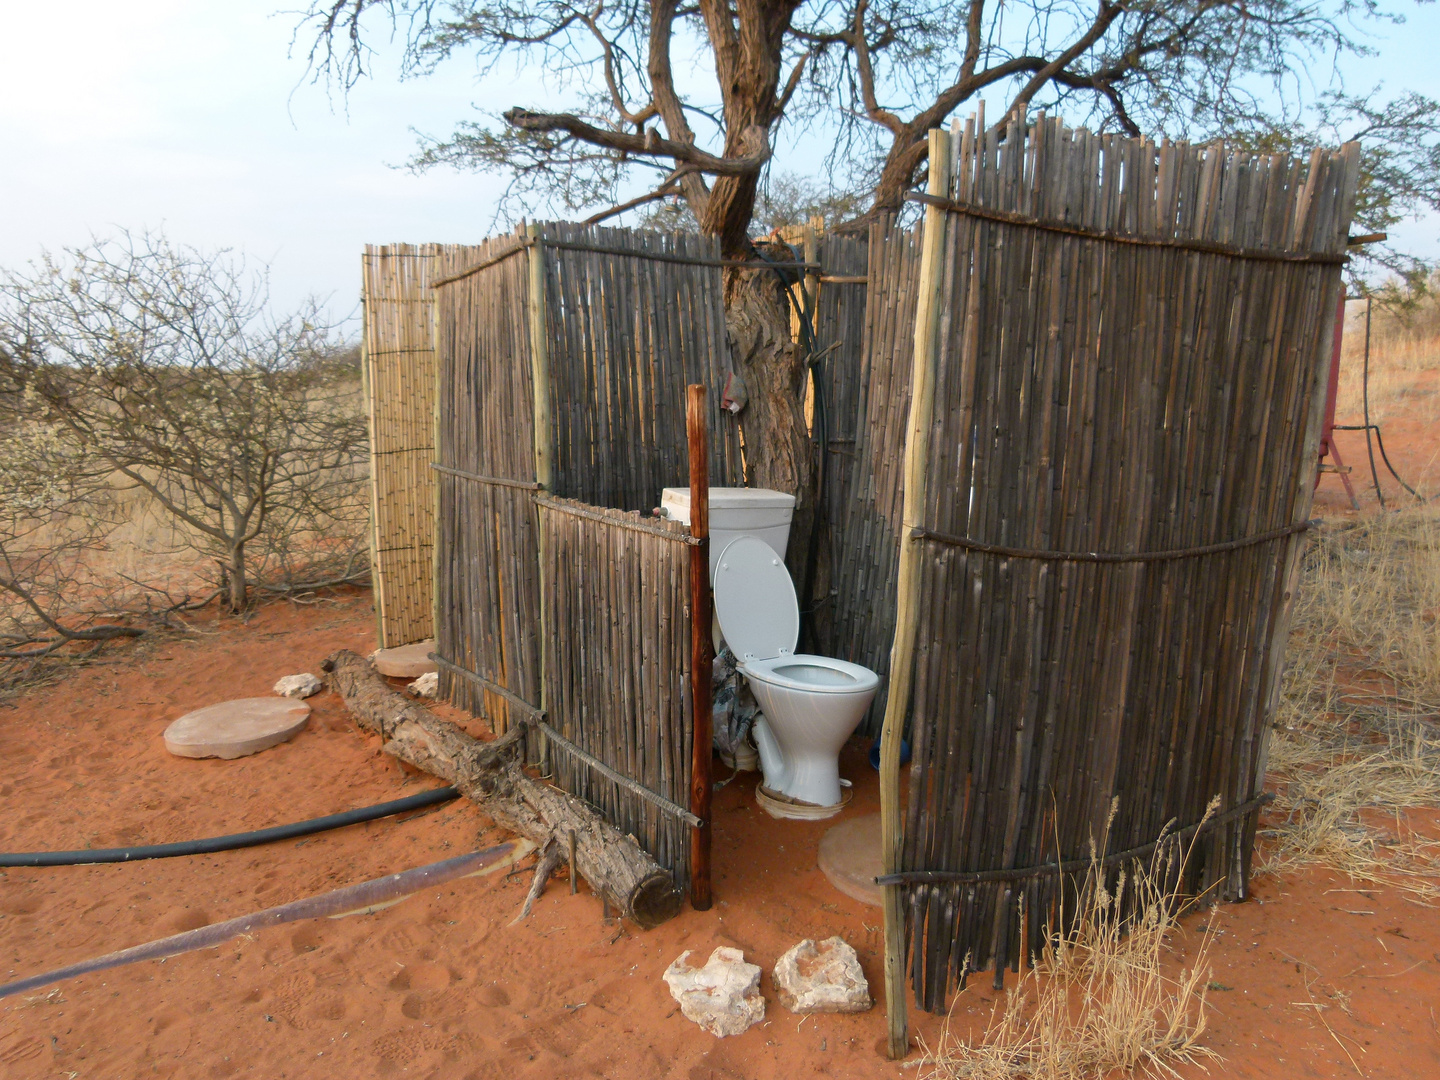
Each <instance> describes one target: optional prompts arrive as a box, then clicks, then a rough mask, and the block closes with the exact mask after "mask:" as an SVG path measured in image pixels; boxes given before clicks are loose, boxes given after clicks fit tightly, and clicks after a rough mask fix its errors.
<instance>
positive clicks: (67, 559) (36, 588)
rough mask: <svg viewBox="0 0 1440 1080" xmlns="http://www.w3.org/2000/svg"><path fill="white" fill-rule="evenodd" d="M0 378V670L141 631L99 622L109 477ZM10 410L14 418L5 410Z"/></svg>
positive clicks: (110, 517) (109, 521) (109, 525)
mask: <svg viewBox="0 0 1440 1080" xmlns="http://www.w3.org/2000/svg"><path fill="white" fill-rule="evenodd" d="M4 389H5V388H4V387H3V386H0V401H3V402H4V403H5V405H8V406H9V407H8V408H6V407H4V406H3V405H0V668H3V667H5V666H8V665H7V664H6V663H5V662H17V661H36V660H39V659H41V658H43V657H47V656H50V655H52V654H54V653H57V652H59V651H61V650H62V649H64V648H65V647H66V646H68V645H71V644H73V643H93V644H94V645H99V644H100V643H103V642H105V641H109V640H112V639H114V638H119V637H136V636H139V635H140V634H141V633H142V631H141V630H139V629H136V628H134V627H130V626H124V625H118V624H115V623H107V622H102V621H97V619H96V617H95V615H96V609H97V608H101V607H104V606H106V605H105V604H104V600H105V599H106V593H105V591H104V589H103V588H100V587H97V583H96V581H95V580H94V578H93V576H92V575H91V573H90V567H89V564H88V562H87V556H88V555H89V554H90V553H92V552H93V551H95V550H96V549H97V548H98V547H101V546H103V544H104V543H105V540H106V538H107V536H108V535H109V533H110V531H111V530H112V529H113V527H114V521H115V515H114V509H115V507H114V502H113V498H112V492H111V491H110V489H109V485H107V484H105V483H103V482H99V481H97V480H96V479H95V478H94V476H93V475H92V474H91V472H90V470H89V469H88V468H87V467H86V465H85V463H84V462H83V461H82V460H81V459H80V458H79V457H78V456H77V455H76V453H75V451H74V448H73V445H71V444H70V443H68V441H67V440H65V439H64V438H63V437H61V436H60V435H59V434H57V432H56V431H55V430H54V429H53V428H52V427H50V426H48V425H46V424H44V423H41V422H36V421H34V420H25V419H23V418H22V416H23V414H22V411H21V410H22V409H23V407H24V406H25V405H26V404H27V401H26V399H25V398H24V397H23V396H18V397H17V395H16V394H15V393H14V392H13V391H14V388H13V387H11V388H10V389H11V391H12V392H11V393H10V394H4V393H3V391H4ZM7 413H8V414H9V415H8V417H7V416H6V415H5V414H7Z"/></svg>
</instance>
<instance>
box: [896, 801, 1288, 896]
mask: <svg viewBox="0 0 1440 1080" xmlns="http://www.w3.org/2000/svg"><path fill="white" fill-rule="evenodd" d="M1273 798H1275V795H1274V793H1273V792H1269V791H1267V792H1264V793H1263V794H1261V795H1257V796H1255V798H1253V799H1247V800H1246V801H1245V802H1243V803H1241V804H1240V805H1238V806H1232V807H1231V808H1230V809H1229V810H1226V811H1225V812H1224V813H1223V814H1216V815H1214V816H1213V817H1206V818H1202V819H1201V820H1200V821H1197V822H1195V823H1194V824H1193V825H1186V826H1185V827H1184V828H1183V829H1176V830H1175V831H1174V832H1170V831H1165V832H1163V833H1162V834H1161V836H1160V837H1159V839H1157V840H1152V841H1150V843H1148V844H1141V845H1140V846H1139V847H1133V848H1127V849H1126V850H1125V851H1117V852H1116V853H1115V854H1114V855H1107V856H1105V858H1103V859H1099V860H1093V861H1094V862H1095V863H1096V865H1098V866H1101V867H1104V868H1106V869H1109V868H1110V867H1113V866H1119V865H1120V864H1121V863H1126V862H1130V861H1131V860H1133V859H1143V858H1145V857H1146V856H1148V855H1149V854H1150V853H1151V852H1153V851H1154V850H1155V849H1156V848H1158V847H1159V846H1160V845H1161V844H1164V843H1167V842H1168V841H1170V840H1182V839H1184V838H1185V837H1187V836H1190V835H1191V834H1197V835H1198V834H1199V833H1204V832H1209V831H1210V830H1211V829H1215V828H1219V827H1220V826H1221V825H1228V824H1229V823H1230V822H1232V821H1234V820H1235V819H1236V818H1240V817H1244V816H1245V815H1246V814H1248V813H1250V812H1251V811H1252V810H1258V809H1259V808H1260V807H1262V806H1264V805H1265V804H1266V803H1268V802H1269V801H1270V800H1271V799H1273ZM1171 824H1174V819H1173V818H1172V819H1171ZM1166 829H1167V830H1168V829H1169V826H1168V825H1167V826H1166ZM1091 862H1092V860H1091V859H1069V860H1067V861H1065V862H1053V863H1043V864H1041V865H1040V866H1026V867H1022V868H1019V869H1012V870H902V871H901V872H900V873H898V874H882V875H880V876H879V877H877V878H876V879H875V884H876V885H929V884H940V883H943V884H946V885H979V884H981V883H982V882H986V881H1026V880H1029V879H1031V878H1039V877H1054V876H1056V875H1059V874H1073V873H1075V872H1076V871H1079V870H1084V869H1085V868H1086V867H1088V866H1090V865H1091Z"/></svg>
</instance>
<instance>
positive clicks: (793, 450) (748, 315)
mask: <svg viewBox="0 0 1440 1080" xmlns="http://www.w3.org/2000/svg"><path fill="white" fill-rule="evenodd" d="M760 247H762V248H763V247H764V245H760ZM766 254H767V255H768V256H769V257H770V258H772V259H777V260H785V261H789V260H790V259H791V258H792V257H793V256H792V255H791V253H790V251H789V249H788V248H781V249H779V250H773V251H767V252H766ZM725 328H726V332H727V334H728V336H729V338H730V350H731V358H732V359H733V361H734V364H735V370H736V372H738V373H739V374H740V376H741V377H742V378H743V379H744V380H745V388H746V392H747V395H748V399H749V400H748V404H747V405H746V406H745V408H744V410H743V411H742V412H741V413H740V433H741V435H742V436H743V437H744V440H745V471H746V473H747V478H748V480H749V483H750V485H751V486H752V487H764V488H773V489H775V490H776V491H784V492H788V493H789V494H791V495H794V496H795V516H794V518H793V520H792V522H791V525H790V543H789V547H788V548H787V549H786V555H785V564H786V567H787V568H788V569H789V571H790V578H791V580H792V581H794V582H795V589H796V591H797V592H798V591H799V590H800V589H801V587H802V583H803V581H804V574H805V556H806V553H807V552H808V550H809V546H810V531H811V529H812V528H813V527H814V519H815V464H816V455H815V445H814V443H813V441H812V440H811V438H810V431H809V427H808V426H807V424H806V422H805V386H806V377H807V372H806V369H805V355H804V350H803V349H802V348H801V346H800V345H799V344H797V343H796V342H794V341H792V340H791V337H790V301H789V298H788V296H787V295H786V291H785V285H784V283H783V282H782V280H781V277H780V275H779V274H778V273H776V272H775V271H774V270H768V269H762V270H749V269H744V270H735V269H732V270H729V271H727V272H726V279H725ZM801 602H802V603H804V598H803V597H802V598H801Z"/></svg>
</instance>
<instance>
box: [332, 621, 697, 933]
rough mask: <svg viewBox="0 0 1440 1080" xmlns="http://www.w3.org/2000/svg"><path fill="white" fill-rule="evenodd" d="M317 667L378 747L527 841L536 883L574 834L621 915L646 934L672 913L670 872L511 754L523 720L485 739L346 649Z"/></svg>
mask: <svg viewBox="0 0 1440 1080" xmlns="http://www.w3.org/2000/svg"><path fill="white" fill-rule="evenodd" d="M320 667H321V670H322V671H325V672H326V673H328V675H329V677H330V685H331V687H332V688H333V689H335V690H336V691H337V692H338V693H339V694H340V695H341V696H342V697H343V698H344V699H345V707H346V708H348V709H349V710H350V712H351V715H353V716H354V718H355V722H356V723H357V724H359V726H360V727H361V728H363V729H364V730H366V731H369V732H373V733H375V734H377V735H379V736H380V737H381V738H382V739H384V740H385V743H384V750H385V752H386V753H388V754H393V755H394V756H395V757H397V758H399V759H400V760H401V761H404V762H407V763H408V764H410V765H413V766H415V767H416V768H417V769H422V770H424V771H425V772H428V773H430V774H431V775H432V776H438V777H440V779H442V780H444V781H445V782H447V783H450V784H454V785H455V786H456V787H458V788H459V789H460V790H461V791H462V792H464V793H465V795H466V796H467V797H468V798H471V799H473V800H474V801H475V802H477V803H479V804H480V805H481V807H482V808H483V809H484V811H485V813H487V814H488V815H490V817H491V818H492V819H494V821H495V823H496V824H497V825H500V826H501V827H503V828H506V829H509V830H510V831H511V832H514V833H518V834H519V835H521V836H523V837H525V838H526V839H528V840H532V841H534V842H535V844H536V845H537V846H538V847H539V849H540V853H541V862H540V868H541V869H540V871H539V872H538V873H537V878H536V886H537V887H543V885H544V879H545V878H548V877H549V874H550V871H551V869H553V867H554V866H555V865H556V864H557V863H559V862H565V861H567V860H568V858H569V851H570V837H571V836H572V835H573V836H574V837H575V863H576V866H575V867H574V870H576V871H578V873H579V874H580V876H581V877H583V878H584V879H585V880H586V882H588V883H589V885H590V888H591V889H592V890H593V891H594V892H595V893H596V895H598V896H601V897H603V898H604V899H605V900H607V901H608V902H609V904H610V906H611V907H613V908H614V909H615V910H616V911H618V912H619V913H620V914H621V915H623V916H625V917H627V918H629V919H631V920H632V921H633V922H635V923H636V924H637V925H639V926H640V927H641V928H642V929H644V930H649V929H651V928H652V927H655V926H659V925H660V924H661V923H662V922H665V921H666V920H667V919H670V918H673V917H674V916H675V915H678V914H679V913H680V904H681V899H682V898H681V895H680V892H679V891H678V890H677V889H676V888H675V884H674V881H673V879H672V878H671V876H670V874H669V872H668V871H666V870H665V869H664V868H663V867H661V866H660V865H659V864H658V863H656V862H655V860H654V859H653V858H651V857H650V855H649V854H648V853H647V852H646V851H644V850H643V849H642V848H641V847H640V845H639V844H637V843H636V842H635V840H634V839H633V838H631V837H629V836H626V835H625V834H623V833H621V832H620V830H619V829H616V828H615V827H614V826H613V825H611V824H610V823H609V822H607V821H604V820H602V819H601V818H600V817H598V816H597V815H596V814H595V812H594V811H593V810H592V809H590V807H589V806H588V805H587V804H586V803H584V802H582V801H581V800H580V799H577V798H575V797H574V796H572V795H568V794H566V793H565V792H563V791H561V790H559V789H558V788H553V787H550V786H549V785H548V784H543V783H540V782H538V781H536V780H535V779H533V778H532V777H531V776H530V775H529V774H527V773H526V772H525V770H524V768H523V766H522V765H521V763H520V760H519V752H520V751H521V750H523V748H524V735H525V731H526V727H527V725H526V724H524V723H515V724H513V725H512V727H511V728H510V730H509V731H508V732H507V733H506V734H505V735H503V736H501V737H500V738H498V739H496V740H495V741H494V742H489V743H482V742H480V741H479V740H478V739H472V738H471V737H470V736H469V735H467V734H465V732H463V731H461V730H460V729H459V728H458V727H456V726H455V725H454V724H452V723H450V722H449V721H448V720H442V719H441V718H440V717H438V716H436V715H435V714H434V713H432V712H431V711H430V710H429V709H427V708H425V707H424V706H423V705H420V704H419V703H418V702H415V701H411V700H409V699H408V698H405V697H402V696H401V695H399V694H397V693H395V692H394V691H393V690H391V689H390V686H389V684H388V683H386V681H385V680H384V679H383V678H381V677H380V675H379V674H377V673H376V671H375V669H374V668H372V667H371V666H370V662H369V661H368V660H366V659H365V658H364V657H362V656H359V655H357V654H356V653H353V652H351V651H350V650H348V649H341V650H340V651H339V652H336V653H332V654H331V655H330V657H328V658H327V659H326V660H325V661H324V663H322V664H321V665H320ZM534 895H538V892H532V899H533V897H534ZM525 910H527V911H528V910H529V902H528V901H527V903H526V909H525ZM522 914H523V912H522Z"/></svg>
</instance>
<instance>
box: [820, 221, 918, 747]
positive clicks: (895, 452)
mask: <svg viewBox="0 0 1440 1080" xmlns="http://www.w3.org/2000/svg"><path fill="white" fill-rule="evenodd" d="M850 244H851V245H853V246H851V247H850V255H849V258H850V259H853V260H854V261H853V262H851V263H850V264H849V265H848V266H847V267H846V269H847V270H855V269H859V265H857V264H859V263H860V257H861V256H862V255H863V256H864V257H865V262H864V263H863V265H864V266H865V268H866V269H865V272H866V274H867V284H866V285H864V286H859V287H857V286H855V285H848V284H847V285H843V286H840V287H839V288H841V289H845V290H846V291H845V292H839V291H838V289H834V288H831V287H830V286H828V285H825V284H822V285H821V294H820V296H821V308H820V314H821V320H820V325H821V327H824V328H825V329H824V330H823V331H822V338H824V339H826V340H830V341H833V340H837V339H839V338H840V335H841V334H842V333H843V334H844V335H845V337H846V338H848V339H850V340H853V339H854V338H855V337H857V336H858V337H859V339H860V341H861V342H862V347H861V348H860V349H858V350H856V353H857V354H858V355H853V356H844V362H843V363H841V364H839V365H837V366H836V369H835V372H834V376H835V377H834V379H833V380H832V381H833V384H834V385H833V388H832V389H831V394H832V396H833V398H834V400H835V402H836V406H835V410H834V413H835V416H836V422H835V428H836V435H835V437H834V438H832V441H831V445H832V449H833V450H834V451H835V453H834V454H833V456H832V458H831V461H832V463H834V464H835V465H837V466H838V467H837V468H836V469H835V473H836V476H835V484H834V486H833V487H832V488H830V489H829V491H828V492H827V507H828V511H827V514H826V517H827V519H828V521H829V527H830V529H831V536H832V544H831V559H832V567H833V571H832V583H831V587H830V597H831V604H832V605H833V608H834V611H833V615H832V617H831V620H830V627H831V629H830V638H829V641H828V642H827V646H828V648H829V650H831V651H830V652H829V653H828V655H831V656H837V657H839V658H841V659H842V660H849V661H850V662H851V663H855V664H861V665H863V666H865V667H867V668H870V669H871V670H872V671H874V672H876V673H877V674H879V675H880V677H881V680H882V682H881V685H880V689H879V690H878V691H877V692H876V695H875V703H874V704H873V705H872V706H871V708H870V712H869V714H868V715H867V717H866V719H865V721H864V722H863V724H862V725H861V731H862V732H864V733H865V734H876V733H878V731H879V728H880V721H881V719H882V718H883V716H884V712H885V699H886V692H885V686H886V682H885V680H886V678H887V676H888V673H889V669H890V646H891V643H892V641H893V639H894V635H895V587H896V573H897V568H898V564H899V551H900V532H901V500H902V498H903V495H904V484H903V483H902V478H901V475H900V473H901V464H902V458H903V456H904V452H905V422H906V417H907V415H908V409H909V403H910V366H911V361H912V359H913V356H914V350H915V340H914V335H915V296H916V287H917V277H918V275H919V266H920V234H919V231H918V230H915V229H903V228H901V227H899V225H898V224H897V223H896V221H895V219H894V218H893V216H892V217H886V218H882V219H881V220H880V221H879V222H877V223H876V224H874V225H872V226H871V228H870V234H869V239H868V243H867V244H865V245H864V246H863V248H861V247H860V245H858V244H855V242H854V241H851V242H850ZM857 249H858V250H857ZM826 250H830V249H829V245H828V243H827V248H826ZM838 261H839V260H837V262H838ZM836 271H837V272H838V271H839V267H838V266H837V267H836ZM829 272H830V271H829V268H828V267H827V273H829ZM837 276H838V273H837ZM847 276H848V275H847ZM822 281H823V279H822ZM827 288H831V292H830V296H831V298H832V302H834V303H835V305H836V307H835V314H834V315H831V314H830V311H829V310H827V306H826V291H825V290H826V289H827ZM857 315H858V319H859V333H858V335H857V334H856V321H857ZM832 327H833V328H834V329H831V328H832ZM842 355H843V354H842ZM852 432H853V434H851V433H852ZM847 438H849V439H853V440H854V441H853V443H849V444H847V443H846V441H845V440H846V439H847Z"/></svg>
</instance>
